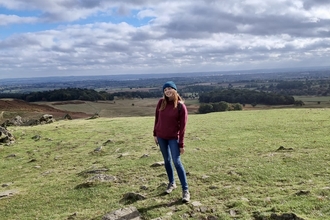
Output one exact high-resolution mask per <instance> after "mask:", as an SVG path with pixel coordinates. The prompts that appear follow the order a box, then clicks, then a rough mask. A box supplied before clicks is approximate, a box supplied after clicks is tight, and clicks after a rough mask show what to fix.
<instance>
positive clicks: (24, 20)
mask: <svg viewBox="0 0 330 220" xmlns="http://www.w3.org/2000/svg"><path fill="white" fill-rule="evenodd" d="M36 22H37V18H35V17H19V16H16V15H3V14H0V26H6V25H11V24H29V23H30V24H32V23H36Z"/></svg>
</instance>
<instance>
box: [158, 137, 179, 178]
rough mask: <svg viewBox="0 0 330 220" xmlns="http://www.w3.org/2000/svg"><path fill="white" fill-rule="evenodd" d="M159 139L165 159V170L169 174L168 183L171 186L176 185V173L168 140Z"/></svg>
mask: <svg viewBox="0 0 330 220" xmlns="http://www.w3.org/2000/svg"><path fill="white" fill-rule="evenodd" d="M157 139H158V144H159V148H160V151H161V152H162V155H163V158H164V163H165V170H166V173H167V177H168V181H169V183H170V184H174V182H175V181H174V172H173V167H172V161H171V159H172V158H171V152H170V148H169V146H168V144H169V143H168V140H165V139H162V138H159V137H157Z"/></svg>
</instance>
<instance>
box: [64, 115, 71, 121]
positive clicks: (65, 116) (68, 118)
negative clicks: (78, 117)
mask: <svg viewBox="0 0 330 220" xmlns="http://www.w3.org/2000/svg"><path fill="white" fill-rule="evenodd" d="M63 118H64V120H72V117H71V115H69V114H66V115H64V117H63Z"/></svg>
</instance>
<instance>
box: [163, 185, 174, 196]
mask: <svg viewBox="0 0 330 220" xmlns="http://www.w3.org/2000/svg"><path fill="white" fill-rule="evenodd" d="M175 188H176V185H175V183H169V184H168V185H167V189H166V190H165V192H166V193H167V194H170V193H171V192H172V191H173V189H175Z"/></svg>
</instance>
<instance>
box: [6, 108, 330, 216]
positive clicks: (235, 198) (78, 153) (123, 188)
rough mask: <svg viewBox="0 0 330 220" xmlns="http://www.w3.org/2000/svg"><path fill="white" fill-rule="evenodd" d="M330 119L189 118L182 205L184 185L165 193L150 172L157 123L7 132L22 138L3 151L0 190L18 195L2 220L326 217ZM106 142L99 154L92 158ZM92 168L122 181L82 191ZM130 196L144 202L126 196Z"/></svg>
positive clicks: (100, 122)
mask: <svg viewBox="0 0 330 220" xmlns="http://www.w3.org/2000/svg"><path fill="white" fill-rule="evenodd" d="M329 113H330V109H277V110H260V111H259V110H255V111H239V112H223V113H212V114H207V115H196V114H194V115H190V116H189V122H188V127H187V134H186V142H185V144H186V153H185V154H184V155H183V156H182V161H183V163H184V165H185V168H186V171H187V172H188V183H189V185H190V191H191V196H192V200H191V203H190V204H182V203H181V191H180V190H179V188H178V189H176V190H175V191H174V192H173V193H172V194H170V195H163V194H162V192H163V191H164V189H165V186H164V184H165V183H166V174H165V169H164V167H151V165H152V164H154V163H155V162H158V161H162V157H161V154H160V152H159V150H158V149H157V148H156V147H155V146H154V143H153V137H152V129H153V117H149V116H148V117H127V118H125V117H118V118H103V117H101V118H99V119H95V120H86V119H77V120H73V121H58V122H55V123H53V124H49V125H42V126H34V127H10V128H9V130H10V131H11V132H12V133H13V134H14V135H15V137H16V139H17V141H16V143H15V144H14V145H11V146H5V145H0V158H1V160H0V167H1V179H0V184H1V185H3V184H5V185H4V186H3V187H2V188H0V192H3V191H7V190H14V191H16V192H17V194H15V195H13V196H11V197H4V198H2V199H0V216H1V218H2V219H68V218H69V219H70V218H71V219H101V217H102V216H104V215H105V214H106V213H108V212H110V211H113V210H116V209H118V208H121V207H127V206H135V207H136V208H137V209H138V210H139V211H140V213H141V214H142V216H143V217H144V218H145V219H153V218H157V217H162V218H165V219H166V218H167V219H182V218H188V217H189V218H191V219H206V218H207V217H211V216H213V217H217V218H218V219H261V218H262V217H267V216H268V217H269V216H270V215H271V214H272V213H276V214H278V215H281V214H283V213H294V214H296V215H297V216H299V217H301V218H304V219H325V218H326V216H330V206H329V203H330V198H329V196H330V180H329V175H330V170H329V164H330V149H329V136H328V134H329V133H330V124H329ZM39 136H40V137H39ZM108 140H109V141H108ZM110 140H111V141H110ZM105 142H108V143H107V144H104V143H105ZM101 145H104V147H103V149H102V151H101V152H99V153H97V152H93V150H94V149H95V148H97V147H99V146H101ZM281 146H282V148H280V147H281ZM13 154H15V156H13ZM10 155H11V156H10ZM143 155H145V156H143ZM147 155H148V156H147ZM103 169H104V170H103ZM93 170H94V171H95V170H103V171H104V172H103V174H107V175H109V176H114V177H116V180H115V181H112V182H109V183H101V182H96V183H94V184H89V185H88V184H84V183H86V182H88V181H87V180H88V179H89V178H91V177H92V176H93V175H95V174H92V173H90V174H88V171H93ZM177 183H179V181H177ZM129 192H135V193H140V194H141V195H144V196H145V197H146V199H145V200H136V201H135V200H127V199H124V195H125V194H126V193H129ZM197 201H198V202H199V203H200V204H199V205H198V204H196V202H197ZM70 216H71V217H70ZM265 219H266V218H265Z"/></svg>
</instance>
